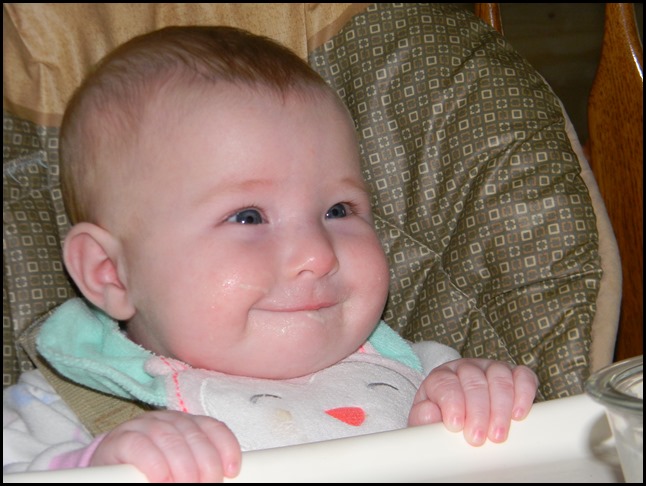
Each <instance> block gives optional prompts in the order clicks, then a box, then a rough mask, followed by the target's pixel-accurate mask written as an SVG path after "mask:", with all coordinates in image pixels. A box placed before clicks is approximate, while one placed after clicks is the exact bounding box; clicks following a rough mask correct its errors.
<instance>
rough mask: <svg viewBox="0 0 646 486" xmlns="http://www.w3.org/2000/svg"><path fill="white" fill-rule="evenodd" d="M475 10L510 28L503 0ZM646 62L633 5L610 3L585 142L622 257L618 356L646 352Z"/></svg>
mask: <svg viewBox="0 0 646 486" xmlns="http://www.w3.org/2000/svg"><path fill="white" fill-rule="evenodd" d="M475 13H476V14H477V15H478V16H479V17H480V18H481V19H483V20H484V21H486V22H487V23H488V24H489V25H491V26H492V27H494V28H495V29H496V30H498V31H499V32H500V33H501V34H502V33H503V23H502V18H501V13H500V7H499V4H497V3H476V4H475ZM642 63H643V47H642V41H641V39H640V37H639V33H638V30H637V24H636V20H635V10H634V4H632V3H608V4H606V7H605V20H604V34H603V46H602V49H601V57H600V59H599V64H598V66H597V72H596V76H595V79H594V83H593V85H592V89H591V91H590V95H589V98H588V131H589V135H588V136H589V139H588V140H587V141H583V142H584V144H585V149H586V152H587V155H588V158H589V163H590V166H591V168H592V171H593V173H594V176H595V179H596V180H597V183H598V185H599V190H600V192H601V195H602V197H603V199H604V202H605V205H606V208H607V210H608V215H609V216H610V220H611V222H612V226H613V229H614V232H615V236H616V238H617V244H618V246H619V253H620V255H621V261H622V274H623V282H622V284H623V285H622V304H621V316H620V320H619V331H618V335H617V344H616V348H615V361H618V360H622V359H625V358H628V357H631V356H637V355H640V354H643V352H644V347H643V338H644V324H643V317H644V301H643V287H644V277H643V274H644V259H643V253H644V232H643V218H644V212H643V192H644V189H643V167H644V165H643V164H644V162H643V153H644V151H643V141H644V138H643V137H644V135H643V133H644V132H643V126H644V119H643V109H644V77H643V68H642V65H643V64H642Z"/></svg>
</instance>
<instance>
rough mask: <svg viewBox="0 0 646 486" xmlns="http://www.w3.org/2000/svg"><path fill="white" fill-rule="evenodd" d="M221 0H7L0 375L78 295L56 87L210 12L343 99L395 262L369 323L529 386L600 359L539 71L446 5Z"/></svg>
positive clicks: (608, 233)
mask: <svg viewBox="0 0 646 486" xmlns="http://www.w3.org/2000/svg"><path fill="white" fill-rule="evenodd" d="M191 5H192V6H191ZM232 5H233V4H127V5H124V4H96V5H92V4H39V5H38V6H34V5H30V4H4V6H3V9H4V13H5V29H3V37H4V39H3V40H4V42H3V51H4V59H5V60H4V62H5V71H4V73H5V76H4V80H3V83H4V85H5V87H6V89H5V92H4V101H5V102H4V108H5V112H4V138H5V145H4V151H3V153H4V167H3V216H4V224H3V230H4V231H3V233H4V234H3V239H4V245H3V260H4V270H5V272H4V286H3V319H4V330H5V336H4V337H5V340H4V342H5V346H4V349H5V356H4V373H5V377H4V383H5V385H6V384H10V383H12V382H13V381H14V380H15V376H16V375H17V373H19V372H20V370H23V369H28V368H29V367H30V366H31V362H30V360H29V359H28V358H27V357H26V355H24V354H23V353H22V351H21V349H20V348H19V347H18V348H16V347H14V346H12V345H11V344H10V342H11V340H12V339H13V336H14V334H18V333H20V332H21V331H22V330H23V329H25V328H26V327H27V326H29V324H31V323H32V322H33V321H34V320H35V319H36V318H37V317H38V316H40V315H42V314H43V313H45V312H47V311H48V310H50V309H52V308H53V307H55V306H57V305H59V304H60V303H62V302H64V301H65V300H67V299H69V298H70V297H72V296H75V295H76V292H75V289H74V287H73V286H72V285H71V284H70V282H69V280H68V279H67V276H66V274H65V272H64V269H63V266H62V263H61V255H60V249H59V247H60V241H61V238H62V237H63V236H64V234H65V232H66V231H67V228H68V225H69V223H68V221H67V218H66V216H65V213H64V208H63V205H62V200H61V195H60V189H59V185H58V154H57V148H58V145H57V144H58V139H57V136H58V124H59V123H60V117H61V114H62V110H63V108H64V104H65V101H66V100H67V97H68V96H69V95H70V93H71V90H72V89H73V88H74V86H76V85H77V84H78V83H79V82H80V80H81V78H82V76H83V74H84V72H86V71H87V69H88V68H89V66H90V65H91V64H92V63H94V62H96V61H97V60H98V59H99V58H100V57H101V56H102V55H103V54H105V53H106V52H107V51H108V50H110V49H112V48H113V47H116V45H118V44H119V43H121V42H123V41H125V40H127V39H128V38H130V37H132V36H134V35H137V34H140V33H143V32H145V31H148V30H153V29H155V28H159V27H162V26H165V25H170V24H189V23H200V24H217V23H225V24H228V25H235V26H239V27H243V28H250V29H252V30H254V31H255V32H258V33H263V34H266V35H269V36H272V37H274V38H277V39H278V40H280V41H282V42H284V43H285V44H286V45H288V46H289V47H291V48H293V49H294V50H295V51H296V52H298V53H299V54H300V55H302V56H303V57H306V58H307V59H308V61H309V62H310V64H311V65H312V66H313V67H314V69H316V70H317V71H318V72H320V73H321V75H322V76H323V77H324V78H325V79H326V80H327V81H328V82H329V83H330V84H331V85H332V86H333V87H334V88H335V89H336V90H337V92H338V93H339V95H340V96H341V97H342V98H343V100H344V101H345V103H346V105H347V106H348V108H349V110H350V112H351V114H352V116H353V118H354V120H355V123H356V126H357V132H358V136H359V140H360V145H361V152H362V160H363V171H364V175H365V177H366V180H367V181H368V184H369V187H370V189H371V191H372V194H373V199H372V202H373V207H374V211H375V215H376V226H377V231H378V232H379V235H380V237H381V238H382V241H383V243H384V248H385V250H386V253H387V256H388V259H389V263H390V265H391V291H390V296H389V300H388V303H387V307H386V311H385V314H384V320H385V321H386V322H388V323H389V324H390V325H391V326H392V327H393V328H394V329H395V330H396V331H397V332H399V333H400V334H401V335H402V336H403V337H405V338H407V339H409V340H411V341H420V340H427V339H432V340H436V341H439V342H440V343H443V344H447V345H449V346H451V347H453V348H454V349H456V350H457V351H459V352H460V353H461V354H462V355H463V356H466V357H487V358H492V359H501V360H505V361H511V362H514V363H518V364H525V365H527V366H529V367H531V368H532V369H534V370H535V371H536V372H537V374H538V376H539V379H540V383H541V384H540V388H539V398H540V399H550V398H556V397H562V396H568V395H573V394H578V393H581V392H582V391H583V387H582V384H583V381H584V380H585V378H587V376H588V375H589V373H590V370H591V367H592V365H593V360H594V359H595V358H594V356H595V355H597V356H601V361H597V363H599V362H604V361H608V362H609V356H611V349H612V346H613V343H614V341H613V339H614V330H615V329H616V320H615V318H616V313H617V312H618V310H617V309H618V300H619V291H618V289H617V287H618V286H617V283H616V282H617V278H616V273H615V274H613V272H616V270H614V268H613V267H614V265H613V264H614V263H615V262H616V248H615V246H613V245H614V237H613V235H612V230H611V228H610V227H609V225H608V224H607V217H606V215H605V208H604V207H603V202H602V201H601V200H600V199H599V198H598V193H597V191H596V185H595V183H594V180H593V179H592V178H590V177H589V174H588V176H587V177H586V176H585V173H586V167H587V164H586V163H585V161H584V160H580V154H581V152H580V146H579V144H578V141H577V140H576V136H575V134H573V133H572V132H570V133H568V130H567V127H568V120H567V115H566V114H565V113H564V111H563V108H562V106H561V104H560V101H559V100H558V98H557V97H556V96H555V94H554V93H553V92H552V90H551V88H550V87H549V86H548V85H547V84H546V82H545V81H544V80H543V78H542V77H541V76H540V75H539V74H538V73H537V72H536V71H535V70H534V69H533V68H532V67H531V66H530V65H529V64H528V63H527V62H526V61H525V60H524V59H523V58H522V57H521V56H520V55H519V54H518V53H517V52H516V51H515V50H514V49H513V48H512V47H511V46H510V45H509V43H508V42H507V41H506V40H505V39H504V38H503V37H501V36H500V35H499V34H498V33H497V32H495V31H493V30H492V29H490V28H489V27H488V26H486V25H485V24H484V23H482V22H481V21H480V20H478V19H477V18H476V17H475V16H474V15H473V14H472V13H471V12H469V11H467V10H466V9H465V8H464V7H463V6H460V5H447V4H440V5H438V4H271V5H275V7H272V8H269V7H258V8H257V9H255V11H253V9H250V8H248V7H247V6H245V5H244V4H240V7H239V8H238V9H236V8H233V7H232ZM255 5H260V4H255ZM238 14H239V15H238ZM143 19H145V20H143ZM72 26H73V28H72ZM285 26H289V28H286V27H285ZM88 39H93V40H96V42H87V40H88ZM582 167H583V170H582ZM582 174H583V176H582ZM600 248H602V249H603V248H609V250H608V252H607V253H604V252H603V251H602V252H601V254H600ZM609 276H610V279H609ZM602 309H604V311H603V312H602V313H601V314H602V315H603V316H604V319H603V322H600V321H598V320H597V319H596V317H598V315H599V311H601V310H602ZM608 316H609V318H608ZM613 326H614V327H613ZM595 336H599V338H595V339H594V340H593V337H595Z"/></svg>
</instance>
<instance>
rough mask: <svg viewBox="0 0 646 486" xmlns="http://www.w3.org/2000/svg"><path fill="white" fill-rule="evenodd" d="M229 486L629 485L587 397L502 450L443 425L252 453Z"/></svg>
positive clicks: (120, 474)
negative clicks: (417, 485)
mask: <svg viewBox="0 0 646 486" xmlns="http://www.w3.org/2000/svg"><path fill="white" fill-rule="evenodd" d="M3 482H5V483H8V482H64V483H70V482H82V483H87V482H111V483H115V482H127V483H131V482H146V478H145V477H144V476H143V475H142V474H141V473H140V472H139V471H138V470H137V469H135V468H134V467H132V466H111V467H102V468H86V469H75V470H67V471H52V472H34V473H22V474H7V475H4V476H3ZM228 482H281V483H283V482H299V483H300V482H559V483H561V482H586V483H591V482H611V483H612V482H623V475H622V473H621V468H620V465H619V459H618V456H617V452H616V449H615V447H614V440H613V438H612V433H611V431H610V427H609V424H608V421H607V419H606V415H605V410H604V409H603V407H602V406H601V405H599V404H597V403H596V402H594V401H593V400H592V399H590V398H589V397H588V396H587V395H577V396H574V397H569V398H562V399H558V400H551V401H548V402H542V403H538V404H536V405H534V407H533V409H532V411H531V412H530V414H529V416H528V417H527V418H526V419H525V420H523V421H522V422H514V423H513V424H512V428H511V431H510V434H509V438H508V440H507V441H506V442H504V443H502V444H494V443H491V442H487V443H485V444H484V445H483V446H482V447H472V446H470V445H469V444H467V442H466V441H465V440H464V437H463V436H462V434H461V433H452V432H449V431H448V430H446V429H445V428H444V426H443V425H442V424H434V425H428V426H422V427H414V428H408V429H403V430H397V431H393V432H384V433H379V434H372V435H364V436H360V437H353V438H348V439H338V440H333V441H326V442H318V443H312V444H304V445H299V446H290V447H281V448H277V449H267V450H262V451H252V452H245V453H244V455H243V462H242V472H241V473H240V475H239V476H238V477H237V478H235V479H234V480H228Z"/></svg>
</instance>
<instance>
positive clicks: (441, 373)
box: [414, 365, 466, 432]
mask: <svg viewBox="0 0 646 486" xmlns="http://www.w3.org/2000/svg"><path fill="white" fill-rule="evenodd" d="M423 400H428V401H430V402H432V403H433V404H435V405H436V407H437V408H439V410H440V412H441V415H442V421H443V422H444V425H445V426H446V428H447V429H449V430H450V431H452V432H459V431H461V430H462V429H463V428H464V416H465V413H466V408H465V407H466V403H465V396H464V392H463V391H462V384H461V383H460V379H459V378H458V376H457V374H456V372H455V371H453V370H452V369H451V368H450V366H449V365H443V366H440V367H438V368H435V369H434V370H433V371H432V372H431V374H430V375H429V376H428V377H427V378H426V380H424V382H423V383H422V386H421V387H420V389H419V390H418V392H417V395H416V397H415V401H414V403H415V404H417V403H419V402H421V401H423Z"/></svg>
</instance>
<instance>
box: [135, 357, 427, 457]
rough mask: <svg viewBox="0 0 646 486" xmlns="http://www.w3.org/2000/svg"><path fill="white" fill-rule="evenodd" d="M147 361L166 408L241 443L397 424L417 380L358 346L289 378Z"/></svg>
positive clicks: (276, 442) (269, 443)
mask: <svg viewBox="0 0 646 486" xmlns="http://www.w3.org/2000/svg"><path fill="white" fill-rule="evenodd" d="M366 346H369V345H366ZM366 346H364V347H363V348H365V347H366ZM147 369H148V371H149V372H151V373H153V374H166V375H167V376H166V380H167V381H166V384H167V391H168V400H169V403H168V407H169V408H171V409H175V410H183V411H185V412H188V413H194V414H201V415H209V416H211V417H214V418H216V419H218V420H220V421H222V422H224V423H226V424H227V425H228V426H229V428H231V430H232V431H233V432H234V434H235V435H236V437H237V438H238V440H239V441H240V445H241V447H242V450H254V449H266V448H271V447H280V446H286V445H293V444H300V443H306V442H316V441H321V440H329V439H337V438H342V437H350V436H354V435H364V434H369V433H375V432H383V431H387V430H395V429H400V428H404V427H406V424H407V420H408V412H409V410H410V408H411V405H412V402H413V398H414V396H415V393H416V391H417V388H418V387H419V384H420V383H421V380H422V376H421V374H419V373H417V372H415V371H413V370H411V369H410V368H408V367H406V366H404V365H402V364H401V363H398V362H396V361H392V360H390V359H386V358H382V357H381V356H379V355H377V354H376V353H375V354H373V353H365V352H357V353H355V354H353V355H351V356H350V357H348V358H347V359H345V360H343V361H341V362H340V363H338V364H336V365H333V366H331V367H328V368H325V369H324V370H321V371H319V372H317V373H313V374H311V375H307V376H304V377H301V378H295V379H291V380H268V379H257V378H247V377H239V376H230V375H224V374H222V373H217V372H213V371H207V370H198V369H193V368H189V367H187V366H186V365H184V364H183V363H180V362H177V361H172V360H168V359H166V358H154V359H153V360H151V362H150V363H149V364H148V365H147Z"/></svg>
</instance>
